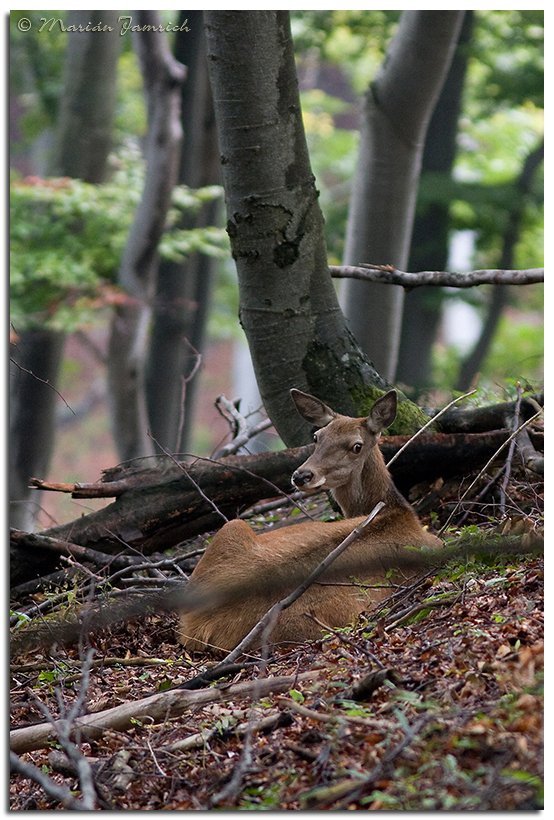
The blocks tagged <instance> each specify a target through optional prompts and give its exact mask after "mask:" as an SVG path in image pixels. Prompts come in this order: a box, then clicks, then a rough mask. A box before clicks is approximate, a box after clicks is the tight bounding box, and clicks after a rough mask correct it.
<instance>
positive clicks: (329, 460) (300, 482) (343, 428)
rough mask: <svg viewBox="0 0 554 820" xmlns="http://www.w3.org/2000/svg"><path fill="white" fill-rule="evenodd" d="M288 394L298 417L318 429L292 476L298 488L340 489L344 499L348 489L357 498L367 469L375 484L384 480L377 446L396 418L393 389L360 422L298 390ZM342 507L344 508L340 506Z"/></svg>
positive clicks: (366, 476) (366, 477)
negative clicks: (310, 448)
mask: <svg viewBox="0 0 554 820" xmlns="http://www.w3.org/2000/svg"><path fill="white" fill-rule="evenodd" d="M290 392H291V396H292V399H293V401H294V403H295V405H296V408H297V410H298V412H299V413H300V415H301V416H302V417H303V418H304V419H306V421H309V422H310V423H311V424H314V425H315V426H316V427H319V428H320V429H319V430H318V431H317V432H316V433H315V435H314V441H315V443H316V445H315V450H314V452H313V453H312V455H311V456H310V457H309V458H308V459H307V461H305V462H304V464H302V465H301V466H300V467H299V468H298V469H297V470H296V471H295V472H294V474H293V476H292V481H293V484H294V485H295V486H296V487H297V488H298V489H304V490H316V489H319V488H321V489H322V490H330V491H332V492H334V491H335V490H340V489H342V492H341V493H340V495H341V496H343V495H344V493H345V492H346V493H347V494H348V488H349V486H350V487H351V488H352V492H353V494H355V495H356V496H359V494H360V492H361V490H362V487H361V483H362V473H364V474H365V475H364V480H365V481H367V479H368V475H367V473H368V468H369V469H371V468H373V470H374V472H376V473H377V474H376V475H375V479H376V480H377V481H382V480H383V471H384V472H385V473H386V468H385V465H384V462H383V459H382V456H381V453H380V451H379V450H378V448H377V447H376V445H377V442H378V440H379V438H380V436H381V433H382V431H383V430H384V429H385V428H387V427H389V426H390V425H391V424H392V422H393V421H394V419H395V416H396V408H397V402H398V397H397V393H396V391H395V390H390V391H389V392H388V393H386V394H385V395H384V396H381V397H380V398H379V399H377V401H376V402H375V404H374V405H373V407H372V408H371V412H370V414H369V416H366V417H365V418H361V419H354V418H350V417H349V416H342V415H340V414H339V413H335V411H334V410H331V408H330V407H328V406H327V405H326V404H324V403H323V402H322V401H320V400H319V399H316V398H315V397H314V396H310V395H309V394H308V393H303V392H302V391H301V390H296V389H295V388H293V389H292V390H291V391H290ZM369 479H370V480H371V476H369ZM337 500H339V499H338V498H337ZM339 503H341V502H340V501H339ZM341 506H343V509H344V505H343V504H342V503H341ZM348 506H349V505H348Z"/></svg>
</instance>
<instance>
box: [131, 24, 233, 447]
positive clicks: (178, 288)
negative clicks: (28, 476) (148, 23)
mask: <svg viewBox="0 0 554 820" xmlns="http://www.w3.org/2000/svg"><path fill="white" fill-rule="evenodd" d="M185 20H186V25H187V28H188V29H190V30H189V31H185V30H183V31H182V32H181V31H179V32H178V33H177V38H176V42H175V57H176V59H177V60H178V61H179V62H180V63H182V64H183V65H186V66H187V79H186V82H185V83H184V84H183V87H182V91H181V123H182V127H183V147H182V151H181V163H180V170H179V179H178V182H179V184H183V185H187V186H188V187H189V188H201V187H203V186H205V185H213V184H214V183H216V182H217V181H218V179H219V157H218V155H217V137H216V133H215V120H214V114H213V103H212V98H211V91H210V85H209V79H208V67H207V62H206V49H205V42H204V28H203V13H202V12H201V11H186V12H185V11H182V12H181V18H180V20H179V26H181V25H184V24H185ZM218 211H219V207H218V203H217V202H211V203H208V204H207V205H206V206H205V207H204V208H202V210H201V211H200V212H199V213H198V214H195V215H191V216H185V217H184V219H183V221H182V224H181V225H180V227H181V228H183V229H188V230H190V229H192V228H200V227H204V226H206V225H213V224H215V222H216V220H217V214H218ZM213 262H214V260H213V259H212V258H211V257H209V256H207V255H206V254H199V253H195V254H193V255H192V256H191V257H190V258H188V259H187V260H186V261H185V262H184V263H182V264H181V263H177V262H172V261H170V260H162V261H161V262H160V266H159V270H158V280H157V290H156V298H155V302H154V311H153V325H152V338H151V342H150V347H149V352H148V372H147V400H148V419H149V422H150V425H151V430H152V434H153V436H154V438H155V440H156V441H157V442H158V443H159V444H160V445H161V446H162V447H163V448H164V449H166V450H170V451H172V452H177V451H185V452H186V451H187V449H188V447H189V443H190V434H191V431H192V422H193V417H194V404H195V402H194V399H195V395H196V389H197V385H198V380H199V376H200V374H199V373H198V375H197V376H196V377H195V378H194V379H192V380H191V381H187V379H188V378H189V377H190V374H191V373H192V372H194V369H195V367H196V364H197V356H198V355H201V354H202V352H203V350H204V335H205V334H204V329H205V325H206V318H207V313H208V306H209V300H210V295H211V287H212V272H213V268H214V264H213ZM183 393H184V395H185V398H184V407H183ZM182 416H183V422H184V423H183V425H182V427H181V435H180V436H179V431H180V423H181V420H182V419H181V417H182Z"/></svg>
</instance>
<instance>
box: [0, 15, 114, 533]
mask: <svg viewBox="0 0 554 820" xmlns="http://www.w3.org/2000/svg"><path fill="white" fill-rule="evenodd" d="M118 14H119V13H118V12H117V11H71V12H70V13H69V19H68V25H75V26H79V25H81V26H82V27H83V28H86V27H87V24H88V23H89V22H90V23H91V26H90V28H92V27H93V26H94V25H96V24H97V23H102V24H103V25H107V26H111V27H112V28H113V29H114V30H113V32H109V31H106V32H102V33H98V32H93V31H88V32H86V31H83V32H81V33H79V34H75V35H71V34H70V35H69V36H68V41H67V52H66V57H65V67H64V79H63V93H62V97H61V102H60V113H59V119H58V123H57V126H56V133H55V141H54V146H53V149H52V156H51V158H50V161H49V163H48V169H47V172H48V175H49V176H70V177H76V178H79V179H82V180H83V181H85V182H101V181H102V180H103V179H104V177H105V173H106V168H107V158H108V152H109V149H110V139H111V133H112V126H113V117H114V112H115V78H116V70H117V59H118V56H119V51H120V47H121V38H120V37H119V34H118V32H117V17H118ZM15 330H16V331H17V328H15ZM64 343H65V334H64V333H61V332H58V331H52V330H47V329H44V328H40V329H35V330H26V331H24V332H23V333H21V334H20V338H19V339H18V341H17V343H16V352H15V356H14V358H15V359H16V360H17V364H18V367H17V368H16V371H15V373H14V375H13V376H12V385H11V391H10V393H11V397H12V403H11V407H10V430H11V448H10V484H11V488H10V501H11V502H13V503H12V506H11V513H10V517H11V520H12V521H13V522H14V525H16V526H22V525H24V527H25V529H27V530H32V529H33V527H34V521H35V519H36V515H37V513H38V511H39V508H40V495H38V494H37V493H35V492H33V491H32V490H31V491H29V489H28V486H27V485H28V480H29V477H30V476H31V475H36V474H37V473H38V474H39V475H47V473H48V467H49V463H50V458H51V455H52V453H53V450H54V440H55V427H56V408H57V406H58V404H59V401H60V397H59V395H58V394H57V391H56V389H55V387H56V384H57V383H58V376H59V371H60V367H61V362H62V359H63V351H64ZM46 383H48V386H47V385H46Z"/></svg>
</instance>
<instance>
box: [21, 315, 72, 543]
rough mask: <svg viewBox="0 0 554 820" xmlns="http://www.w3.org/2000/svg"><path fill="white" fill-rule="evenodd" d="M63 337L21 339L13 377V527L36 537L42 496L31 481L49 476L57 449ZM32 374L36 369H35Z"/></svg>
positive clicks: (44, 334)
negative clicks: (41, 476) (57, 411)
mask: <svg viewBox="0 0 554 820" xmlns="http://www.w3.org/2000/svg"><path fill="white" fill-rule="evenodd" d="M64 344H65V334H64V333H56V332H54V331H52V330H32V331H28V332H26V333H23V334H22V335H21V337H20V338H19V339H18V341H17V344H16V345H14V354H13V357H12V358H13V365H12V366H11V372H10V380H11V383H10V398H11V401H10V404H11V407H10V525H11V526H12V527H17V528H19V529H23V530H26V531H27V532H29V531H30V532H32V531H33V529H34V526H35V520H36V518H37V514H38V512H39V509H40V494H37V493H36V492H34V491H33V490H30V489H29V477H30V476H32V475H47V474H48V468H49V465H50V458H51V456H52V451H53V449H54V433H55V429H56V407H57V402H58V399H59V396H58V395H57V392H56V389H55V386H54V385H55V384H56V382H57V379H58V373H59V368H60V362H61V360H62V356H63V349H64ZM31 368H32V369H31Z"/></svg>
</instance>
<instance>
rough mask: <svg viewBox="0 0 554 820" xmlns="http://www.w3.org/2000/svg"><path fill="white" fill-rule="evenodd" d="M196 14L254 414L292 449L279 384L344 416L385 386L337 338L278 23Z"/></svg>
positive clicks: (288, 413) (287, 406)
mask: <svg viewBox="0 0 554 820" xmlns="http://www.w3.org/2000/svg"><path fill="white" fill-rule="evenodd" d="M204 15H205V21H206V42H207V51H208V64H209V69H210V81H211V84H212V91H213V97H214V106H215V112H216V122H217V130H218V137H219V148H220V153H221V162H222V172H223V183H224V187H225V194H226V201H227V216H228V222H227V231H228V233H229V237H230V240H231V248H232V252H233V257H234V259H235V262H236V266H237V271H238V276H239V294H240V321H241V324H242V327H243V328H244V331H245V333H246V337H247V340H248V344H249V347H250V352H251V355H252V360H253V363H254V370H255V374H256V379H257V383H258V387H259V390H260V395H261V397H262V400H263V402H264V405H265V408H266V411H267V412H268V414H269V416H270V418H271V420H272V421H273V423H274V425H275V427H276V429H277V431H278V433H279V435H280V436H281V437H282V439H283V440H284V441H285V443H286V444H287V445H289V446H294V445H297V444H302V443H304V442H306V441H308V440H309V438H310V434H311V429H310V426H309V425H308V424H307V423H306V422H304V421H303V420H302V419H301V418H300V416H299V415H298V413H296V412H295V409H294V405H293V402H292V400H291V398H290V395H289V390H290V388H291V387H298V388H300V389H302V390H305V391H308V392H311V393H315V394H316V395H317V396H319V397H320V398H321V399H323V400H324V401H325V402H327V403H328V404H330V405H331V406H332V407H333V408H336V409H337V410H339V411H340V412H343V413H349V414H351V415H354V414H356V411H357V410H358V409H360V408H359V404H360V399H361V398H362V397H363V396H364V391H365V390H367V391H368V392H371V390H372V389H373V388H374V387H377V388H378V389H379V390H384V389H386V388H387V386H388V385H387V383H386V382H385V380H384V379H382V378H381V377H380V376H379V374H378V373H377V372H376V371H375V369H374V368H373V365H372V364H371V362H370V361H369V360H368V359H367V358H366V357H365V356H364V355H363V353H362V352H361V351H360V349H359V347H358V345H357V343H356V341H355V339H354V338H353V337H352V335H351V334H350V332H349V331H348V329H347V327H346V322H345V319H344V316H343V314H342V311H341V309H340V307H339V304H338V300H337V297H336V294H335V290H334V287H333V284H332V280H331V277H330V275H329V269H328V266H327V258H326V246H325V240H324V236H323V216H322V213H321V210H320V208H319V205H318V202H317V197H318V192H317V190H316V188H315V185H314V177H313V174H312V171H311V167H310V161H309V157H308V150H307V146H306V139H305V134H304V128H303V124H302V112H301V109H300V102H299V95H298V83H297V78H296V69H295V64H294V53H293V47H292V39H291V33H290V20H289V14H288V12H284V11H252V12H250V11H249V12H244V11H240V12H236V11H234V12H233V11H231V12H229V11H207V12H205V13H204Z"/></svg>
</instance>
